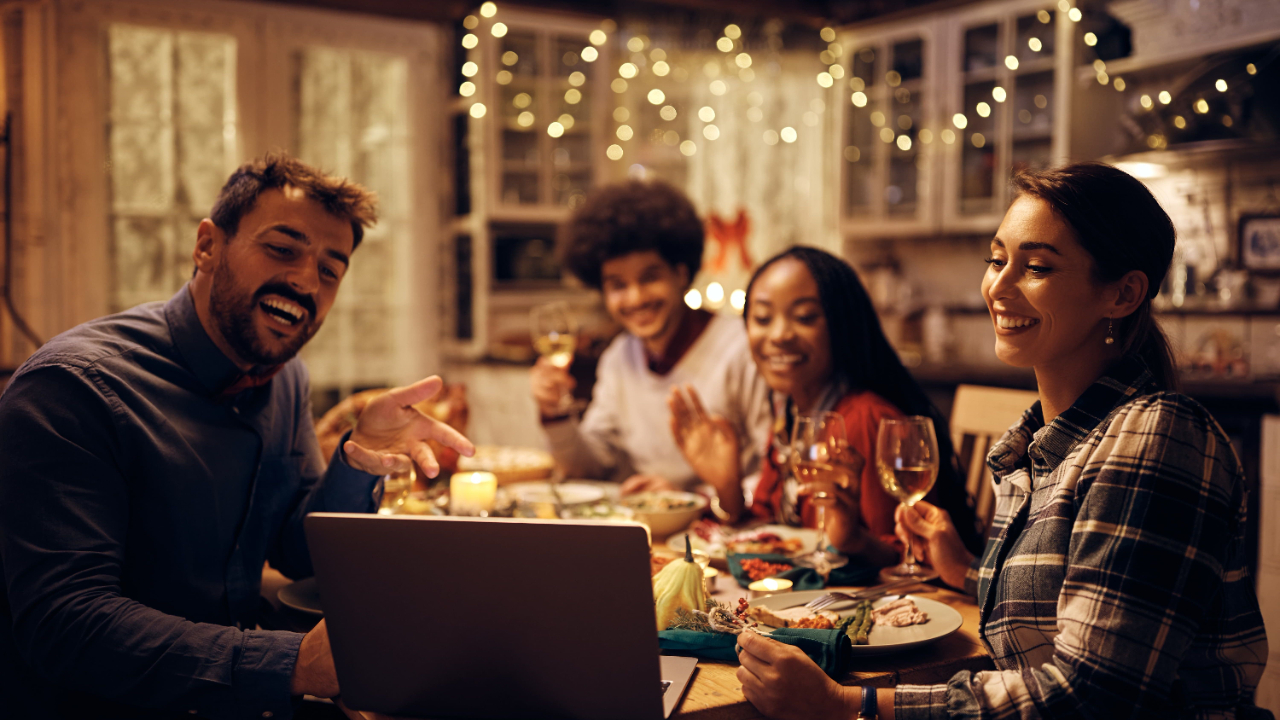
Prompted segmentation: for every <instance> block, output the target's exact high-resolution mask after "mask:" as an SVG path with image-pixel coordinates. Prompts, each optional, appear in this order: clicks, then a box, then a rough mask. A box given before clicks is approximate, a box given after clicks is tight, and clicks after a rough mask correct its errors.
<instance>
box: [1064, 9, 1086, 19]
mask: <svg viewBox="0 0 1280 720" xmlns="http://www.w3.org/2000/svg"><path fill="white" fill-rule="evenodd" d="M1067 17H1069V18H1071V22H1080V18H1082V17H1084V13H1082V12H1080V8H1071V9H1070V10H1068V11H1067Z"/></svg>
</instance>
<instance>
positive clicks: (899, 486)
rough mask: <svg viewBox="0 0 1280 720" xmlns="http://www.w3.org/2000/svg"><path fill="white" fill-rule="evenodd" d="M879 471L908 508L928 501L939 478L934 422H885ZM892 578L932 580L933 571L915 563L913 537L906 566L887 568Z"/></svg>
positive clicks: (916, 417)
mask: <svg viewBox="0 0 1280 720" xmlns="http://www.w3.org/2000/svg"><path fill="white" fill-rule="evenodd" d="M876 470H877V472H878V473H879V475H880V485H881V486H882V487H884V489H885V492H887V493H889V494H890V495H892V496H893V497H895V498H897V499H898V502H900V503H902V504H903V505H906V506H908V507H910V506H912V505H915V504H916V501H918V500H919V499H920V498H922V497H924V496H925V494H926V493H928V492H929V490H930V489H931V488H932V487H933V482H934V481H935V480H937V478H938V437H937V435H935V434H934V430H933V420H931V419H929V418H927V417H923V416H921V415H912V416H911V417H907V418H902V419H893V418H884V419H883V420H881V421H880V432H879V434H878V435H877V436H876ZM882 574H883V575H884V576H886V577H890V578H919V579H922V580H924V579H928V578H931V577H933V576H934V571H933V568H931V567H929V566H928V565H922V564H920V563H917V562H916V561H915V555H913V554H912V552H911V533H907V547H906V551H905V552H904V553H903V555H902V564H900V565H897V566H895V567H891V568H885V570H884V571H883V572H882Z"/></svg>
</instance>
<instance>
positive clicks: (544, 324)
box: [529, 302, 578, 412]
mask: <svg viewBox="0 0 1280 720" xmlns="http://www.w3.org/2000/svg"><path fill="white" fill-rule="evenodd" d="M529 333H530V334H531V335H532V336H533V349H534V350H535V351H537V353H538V354H539V355H541V356H542V357H544V358H546V359H547V361H548V362H550V363H551V364H552V365H554V366H556V367H558V368H560V369H561V370H568V369H569V365H570V364H572V363H573V353H574V350H575V349H576V348H577V346H578V332H577V323H575V322H574V320H573V313H572V312H570V311H569V304H568V303H565V302H553V303H547V304H546V305H538V306H536V307H534V308H533V309H532V310H530V311H529ZM574 408H575V403H574V400H573V395H572V394H571V393H568V392H566V393H565V394H564V395H562V396H561V397H560V409H561V410H564V411H566V412H569V411H572V410H573V409H574Z"/></svg>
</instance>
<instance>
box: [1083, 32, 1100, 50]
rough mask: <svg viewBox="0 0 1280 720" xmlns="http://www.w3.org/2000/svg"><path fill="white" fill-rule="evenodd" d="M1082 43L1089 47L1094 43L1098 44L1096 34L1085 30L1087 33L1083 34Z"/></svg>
mask: <svg viewBox="0 0 1280 720" xmlns="http://www.w3.org/2000/svg"><path fill="white" fill-rule="evenodd" d="M1084 44H1085V45H1088V46H1089V47H1093V46H1094V45H1097V44H1098V36H1097V35H1094V34H1093V33H1091V32H1087V33H1085V34H1084Z"/></svg>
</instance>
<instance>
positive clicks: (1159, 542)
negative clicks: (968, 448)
mask: <svg viewBox="0 0 1280 720" xmlns="http://www.w3.org/2000/svg"><path fill="white" fill-rule="evenodd" d="M1013 184H1014V187H1015V190H1016V191H1017V194H1018V197H1017V199H1016V200H1015V201H1014V203H1013V205H1012V206H1011V207H1010V208H1009V211H1008V213H1007V214H1006V215H1005V218H1004V222H1003V223H1001V225H1000V228H999V230H998V231H997V233H996V236H995V238H994V239H993V240H992V241H991V257H990V258H989V259H988V260H987V262H988V270H987V273H986V275H985V276H984V277H983V281H982V293H983V296H984V298H985V299H986V301H987V307H988V309H989V310H990V313H991V318H992V322H993V324H994V326H995V331H996V348H995V349H996V354H997V356H999V357H1000V359H1001V360H1003V361H1004V362H1006V363H1008V364H1010V365H1014V366H1017V367H1031V368H1034V370H1035V373H1036V381H1037V384H1038V386H1039V394H1040V400H1039V402H1037V403H1036V404H1035V405H1033V406H1032V407H1031V408H1030V409H1028V410H1027V411H1026V413H1025V414H1024V415H1023V417H1022V420H1021V421H1019V422H1018V423H1017V424H1016V425H1014V426H1013V427H1012V428H1010V429H1009V431H1008V432H1007V433H1006V434H1005V435H1004V437H1003V438H1002V439H1001V440H1000V441H999V442H998V443H997V444H996V445H995V446H994V447H993V448H992V450H991V453H990V455H989V456H988V459H987V462H988V464H989V465H990V466H991V468H992V470H993V472H994V476H995V483H996V519H995V522H994V524H993V527H992V529H991V533H990V536H989V539H988V542H987V546H986V550H985V552H984V553H983V555H982V557H980V558H974V557H973V556H972V555H970V554H969V553H968V552H967V551H966V550H965V549H964V547H963V545H962V544H961V543H960V542H959V540H958V537H957V535H956V533H955V529H954V527H953V526H952V524H951V521H950V519H949V518H948V517H947V515H946V513H945V512H943V511H941V510H939V509H938V508H937V507H935V506H932V505H929V504H928V503H924V502H921V503H917V505H916V506H915V508H914V509H900V510H899V511H898V523H899V532H900V533H902V534H905V533H906V532H911V533H914V534H915V536H916V538H917V539H918V540H919V542H917V543H916V547H917V548H918V549H919V550H918V552H919V553H920V554H921V556H922V559H924V560H926V561H928V562H930V563H932V564H933V566H934V567H935V568H936V569H937V570H938V571H939V572H940V573H941V575H942V579H943V580H944V581H945V582H947V583H948V584H950V585H952V586H954V587H957V588H959V587H963V588H965V589H966V590H967V591H968V592H970V593H972V594H974V595H975V596H976V598H977V599H978V603H979V605H980V607H981V615H980V617H981V621H980V623H981V624H980V627H979V633H980V635H981V637H982V639H983V642H984V643H985V644H986V647H987V651H988V652H989V653H990V655H991V658H992V660H993V661H994V663H995V667H996V669H995V670H993V671H986V672H976V673H970V672H967V671H966V672H961V673H958V674H956V675H955V676H954V677H952V678H951V680H950V681H949V682H948V683H946V684H945V685H934V686H911V685H902V686H899V687H897V688H895V689H893V690H887V691H884V690H882V691H881V692H880V693H879V694H878V697H877V705H878V712H879V716H880V717H881V718H952V717H964V718H1012V717H1021V718H1038V717H1045V718H1067V717H1070V718H1076V717H1080V718H1128V717H1133V718H1169V717H1174V718H1252V717H1270V716H1271V714H1270V713H1269V712H1267V711H1265V710H1260V709H1258V708H1256V707H1254V706H1253V704H1252V700H1253V692H1254V688H1255V687H1256V685H1257V682H1258V678H1259V677H1260V676H1261V675H1262V670H1263V667H1264V665H1265V663H1266V658H1267V639H1266V632H1265V630H1264V629H1263V626H1262V617H1261V615H1260V613H1259V611H1258V603H1257V598H1256V596H1255V594H1254V590H1253V581H1252V579H1251V578H1250V577H1249V574H1248V570H1247V569H1246V567H1245V566H1244V557H1245V552H1244V537H1245V507H1246V504H1247V503H1246V502H1245V489H1244V477H1243V472H1242V469H1241V467H1240V462H1239V460H1238V458H1237V457H1236V455H1235V452H1234V451H1233V450H1232V449H1231V444H1230V442H1229V440H1228V439H1227V437H1226V435H1225V434H1224V433H1223V431H1222V429H1221V428H1220V427H1219V426H1218V424H1217V422H1215V421H1214V419H1213V417H1211V416H1210V415H1209V413H1208V412H1207V411H1205V409H1204V408H1203V407H1201V406H1200V404H1199V403H1197V402H1196V401H1195V400H1192V399H1191V398H1189V397H1187V396H1185V395H1180V394H1178V393H1177V392H1176V391H1175V388H1176V380H1177V376H1176V371H1175V369H1174V366H1173V362H1172V358H1171V353H1170V351H1169V345H1168V342H1167V340H1166V339H1165V337H1164V335H1163V333H1162V332H1161V331H1160V329H1159V327H1158V326H1157V325H1156V323H1155V320H1154V319H1153V317H1152V314H1151V300H1152V299H1153V298H1154V297H1155V296H1156V293H1157V291H1158V289H1159V287H1160V283H1161V282H1162V281H1163V279H1164V276H1165V273H1166V272H1167V270H1168V268H1169V263H1170V261H1171V259H1172V256H1173V247H1174V228H1173V223H1172V222H1171V221H1170V220H1169V217H1168V215H1166V214H1165V212H1164V211H1163V210H1162V209H1161V208H1160V206H1159V204H1158V203H1157V202H1156V200H1155V198H1153V197H1152V196H1151V193H1150V192H1148V191H1147V189H1146V188H1145V187H1144V186H1143V185H1142V184H1141V183H1140V182H1138V181H1137V180H1135V179H1133V178H1132V177H1130V176H1129V175H1126V174H1125V173H1123V172H1121V171H1119V170H1116V169H1114V168H1112V167H1109V166H1107V165H1102V164H1098V163H1082V164H1077V165H1071V166H1068V167H1064V168H1060V169H1057V170H1049V171H1041V172H1027V173H1022V174H1020V175H1019V176H1017V177H1015V178H1014V181H1013ZM739 644H740V645H741V646H742V653H741V655H740V657H741V659H742V668H741V669H740V670H739V672H738V677H739V679H740V680H741V681H742V684H743V692H744V693H745V694H746V696H747V698H748V699H750V700H751V702H752V703H754V704H755V705H756V706H757V707H758V708H759V709H760V710H762V711H763V712H764V713H765V714H766V715H769V716H770V717H778V718H791V717H795V718H807V719H812V718H823V717H831V718H837V717H839V718H852V717H854V716H855V712H856V710H857V708H858V700H859V695H858V690H857V689H856V688H844V687H841V686H839V685H836V684H835V683H834V682H832V681H831V680H829V679H828V678H827V677H826V676H825V675H823V674H822V672H821V671H820V670H818V668H817V667H816V666H815V665H813V664H812V662H810V661H808V659H807V658H806V657H805V656H804V655H802V654H798V651H796V650H795V649H794V648H791V647H790V646H787V645H783V644H781V643H776V642H773V641H770V640H766V639H764V638H762V637H761V636H759V635H753V634H744V635H743V636H741V637H740V639H739Z"/></svg>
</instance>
